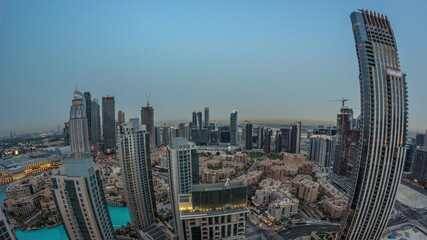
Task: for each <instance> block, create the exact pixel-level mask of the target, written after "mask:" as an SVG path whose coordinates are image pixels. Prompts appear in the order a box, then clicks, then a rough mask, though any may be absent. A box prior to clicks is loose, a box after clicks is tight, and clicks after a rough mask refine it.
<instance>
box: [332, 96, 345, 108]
mask: <svg viewBox="0 0 427 240" xmlns="http://www.w3.org/2000/svg"><path fill="white" fill-rule="evenodd" d="M347 101H348V99H347V98H341V99H333V100H329V102H342V108H345V102H347Z"/></svg>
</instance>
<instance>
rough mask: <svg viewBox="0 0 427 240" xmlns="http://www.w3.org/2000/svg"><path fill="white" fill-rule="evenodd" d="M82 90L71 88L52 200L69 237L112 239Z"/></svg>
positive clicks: (113, 236)
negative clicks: (67, 140)
mask: <svg viewBox="0 0 427 240" xmlns="http://www.w3.org/2000/svg"><path fill="white" fill-rule="evenodd" d="M85 105H86V103H85V101H84V98H83V94H82V93H80V92H78V91H75V92H74V99H73V101H72V105H71V110H70V136H71V151H72V153H71V154H70V156H69V157H67V158H66V159H65V160H64V161H63V162H62V163H63V164H62V165H61V166H60V167H59V169H55V170H54V171H53V172H52V177H51V180H52V192H53V196H54V199H55V204H56V206H57V208H58V210H59V212H60V214H61V218H62V221H63V224H64V227H65V230H66V232H67V236H68V238H69V239H71V240H81V239H85V240H96V239H104V240H114V239H116V237H115V235H114V229H113V225H112V222H111V218H110V214H109V212H108V209H107V203H106V201H105V197H104V190H103V186H102V182H101V177H100V175H99V171H98V170H96V168H95V164H94V162H93V159H92V156H91V155H90V153H89V137H88V128H87V119H86V106H85Z"/></svg>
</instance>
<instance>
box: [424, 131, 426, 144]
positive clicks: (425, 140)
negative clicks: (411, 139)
mask: <svg viewBox="0 0 427 240" xmlns="http://www.w3.org/2000/svg"><path fill="white" fill-rule="evenodd" d="M424 147H427V130H426V133H425V134H424Z"/></svg>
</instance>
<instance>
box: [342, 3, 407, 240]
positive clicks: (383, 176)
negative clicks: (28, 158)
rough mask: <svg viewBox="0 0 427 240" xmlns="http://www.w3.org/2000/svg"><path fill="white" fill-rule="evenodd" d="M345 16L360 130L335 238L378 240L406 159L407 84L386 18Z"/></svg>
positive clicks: (359, 14)
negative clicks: (350, 28)
mask: <svg viewBox="0 0 427 240" xmlns="http://www.w3.org/2000/svg"><path fill="white" fill-rule="evenodd" d="M350 18H351V22H352V26H353V33H354V38H355V40H356V52H357V57H358V59H359V80H360V88H361V91H360V93H361V135H360V140H359V146H358V153H357V158H356V165H355V169H354V174H353V192H352V194H351V196H350V201H349V206H348V214H347V218H346V219H345V220H344V225H343V228H342V230H341V233H340V239H380V237H381V234H382V233H383V230H384V229H385V227H386V225H387V222H388V218H389V215H390V212H391V210H392V208H393V204H394V201H395V197H396V192H397V188H398V186H399V182H400V178H401V175H402V171H403V164H404V162H405V152H406V151H405V139H406V134H407V121H408V119H407V118H408V103H407V98H408V97H407V88H406V81H405V74H403V73H402V72H401V70H400V64H399V58H398V54H397V47H396V40H395V38H394V34H393V29H392V28H391V26H390V22H389V21H388V18H387V17H386V16H384V15H382V14H378V13H373V12H369V11H367V10H360V11H358V12H353V13H352V14H351V16H350Z"/></svg>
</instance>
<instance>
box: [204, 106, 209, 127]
mask: <svg viewBox="0 0 427 240" xmlns="http://www.w3.org/2000/svg"><path fill="white" fill-rule="evenodd" d="M204 127H205V128H208V127H209V107H205V126H204Z"/></svg>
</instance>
